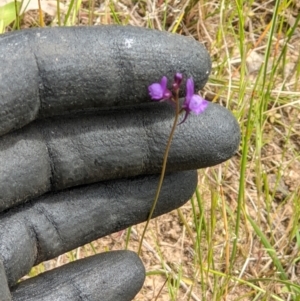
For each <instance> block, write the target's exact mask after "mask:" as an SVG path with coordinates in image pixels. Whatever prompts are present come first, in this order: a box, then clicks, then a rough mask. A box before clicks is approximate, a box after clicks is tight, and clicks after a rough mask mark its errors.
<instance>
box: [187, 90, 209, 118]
mask: <svg viewBox="0 0 300 301" xmlns="http://www.w3.org/2000/svg"><path fill="white" fill-rule="evenodd" d="M207 106H208V102H207V100H205V99H203V98H202V97H201V96H199V95H197V94H194V95H193V96H192V98H191V100H190V102H189V110H190V111H191V112H194V113H195V114H197V115H198V114H200V113H202V112H204V110H205V109H206V108H207Z"/></svg>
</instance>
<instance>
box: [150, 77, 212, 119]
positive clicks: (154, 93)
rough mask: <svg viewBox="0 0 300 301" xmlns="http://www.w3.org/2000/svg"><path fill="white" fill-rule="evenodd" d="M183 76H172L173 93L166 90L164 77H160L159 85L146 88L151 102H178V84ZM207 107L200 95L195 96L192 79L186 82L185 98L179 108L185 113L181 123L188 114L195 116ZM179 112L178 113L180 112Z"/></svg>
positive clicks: (205, 101)
mask: <svg viewBox="0 0 300 301" xmlns="http://www.w3.org/2000/svg"><path fill="white" fill-rule="evenodd" d="M182 79H183V76H182V74H181V73H176V74H175V76H174V82H173V85H172V88H173V93H172V92H171V91H170V90H169V89H168V88H167V83H168V80H167V78H166V77H165V76H163V77H162V79H161V81H160V82H159V83H154V84H152V85H150V86H149V87H148V91H149V95H150V97H151V99H152V100H155V101H172V102H174V103H176V102H177V101H178V94H179V88H180V84H181V82H182ZM207 106H208V101H207V100H205V99H203V98H202V97H201V96H200V95H198V94H195V88H194V81H193V79H192V78H189V79H187V81H186V96H185V98H184V102H183V104H182V107H181V111H185V116H184V118H183V121H182V122H181V123H183V122H184V121H185V120H186V118H187V117H188V115H189V114H190V113H195V114H196V115H198V114H200V113H202V112H204V110H205V109H206V108H207ZM181 111H180V112H181Z"/></svg>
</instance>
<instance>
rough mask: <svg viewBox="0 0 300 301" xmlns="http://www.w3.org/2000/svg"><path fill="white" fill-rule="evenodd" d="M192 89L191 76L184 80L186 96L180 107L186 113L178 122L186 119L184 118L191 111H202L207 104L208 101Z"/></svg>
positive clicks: (197, 112)
mask: <svg viewBox="0 0 300 301" xmlns="http://www.w3.org/2000/svg"><path fill="white" fill-rule="evenodd" d="M194 90H195V88H194V81H193V79H192V78H189V79H188V80H187V81H186V97H185V99H184V102H183V105H182V109H184V110H185V112H186V113H185V116H184V118H183V121H181V122H180V124H181V123H183V122H184V121H185V120H186V118H187V117H188V115H189V114H190V113H191V112H193V113H195V114H196V115H198V114H200V113H202V112H204V110H205V109H206V108H207V106H208V101H207V100H205V99H204V98H202V97H201V96H199V95H198V94H194V93H195V91H194Z"/></svg>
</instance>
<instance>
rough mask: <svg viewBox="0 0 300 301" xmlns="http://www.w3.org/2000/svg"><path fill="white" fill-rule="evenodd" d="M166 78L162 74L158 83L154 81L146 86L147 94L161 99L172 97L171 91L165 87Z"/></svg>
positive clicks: (155, 98) (152, 97)
mask: <svg viewBox="0 0 300 301" xmlns="http://www.w3.org/2000/svg"><path fill="white" fill-rule="evenodd" d="M167 82H168V79H167V78H166V77H165V76H163V77H162V79H161V81H160V83H154V84H152V85H150V86H149V87H148V91H149V95H150V97H151V99H153V100H163V99H169V98H171V97H172V93H171V91H170V90H168V88H167Z"/></svg>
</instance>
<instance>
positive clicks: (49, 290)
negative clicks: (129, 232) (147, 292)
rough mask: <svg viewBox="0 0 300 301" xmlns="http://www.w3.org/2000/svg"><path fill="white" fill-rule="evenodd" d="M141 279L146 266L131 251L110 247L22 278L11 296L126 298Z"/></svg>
mask: <svg viewBox="0 0 300 301" xmlns="http://www.w3.org/2000/svg"><path fill="white" fill-rule="evenodd" d="M144 280H145V268H144V266H143V263H142V262H141V260H140V258H139V257H138V256H137V255H136V254H135V253H134V252H131V251H113V252H107V253H103V254H99V255H95V256H91V257H88V258H85V259H82V260H78V261H75V262H72V263H69V264H66V265H64V266H62V267H60V268H56V269H54V270H51V271H49V272H45V273H43V274H40V275H39V276H37V277H34V278H31V279H29V280H25V281H23V282H21V283H19V284H17V285H16V286H15V287H13V288H12V300H13V301H40V300H43V301H58V300H59V301H70V300H72V301H75V300H80V301H99V300H105V301H129V300H132V299H133V298H134V296H135V295H136V294H137V293H138V292H139V290H140V289H141V288H142V285H143V283H144ZM1 300H2V299H1Z"/></svg>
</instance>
